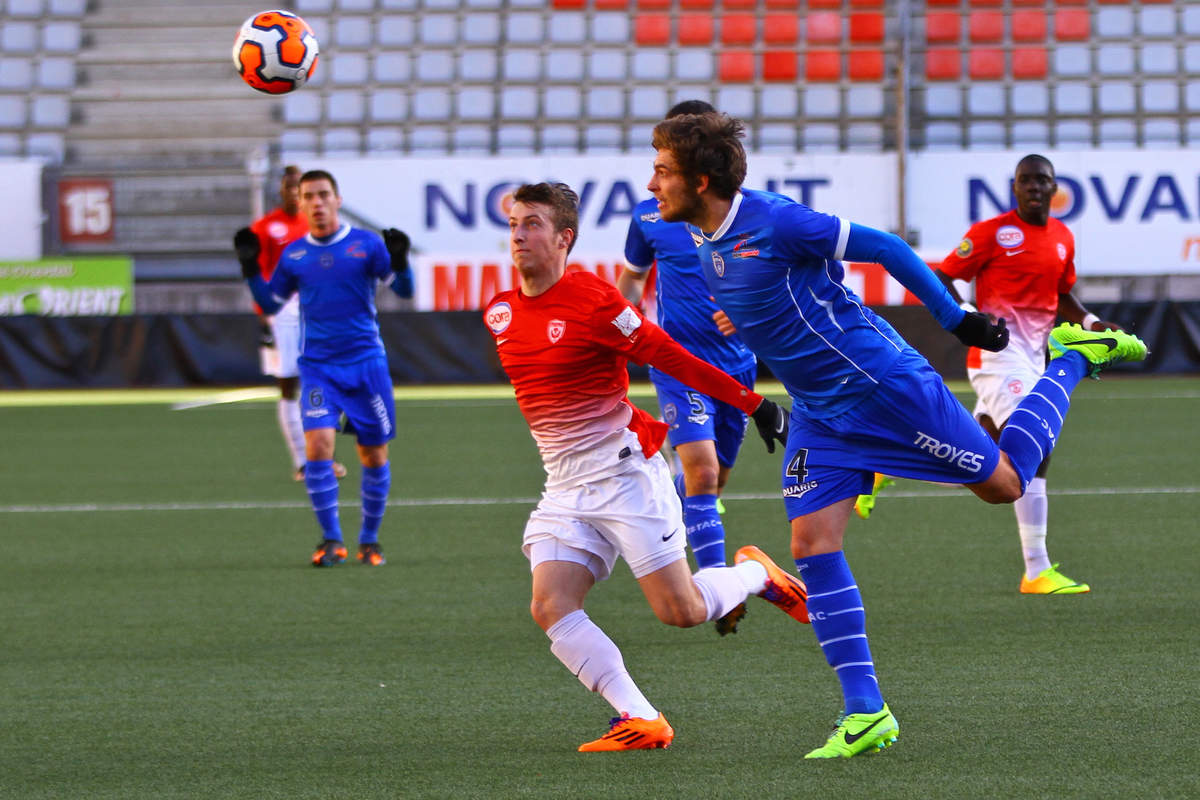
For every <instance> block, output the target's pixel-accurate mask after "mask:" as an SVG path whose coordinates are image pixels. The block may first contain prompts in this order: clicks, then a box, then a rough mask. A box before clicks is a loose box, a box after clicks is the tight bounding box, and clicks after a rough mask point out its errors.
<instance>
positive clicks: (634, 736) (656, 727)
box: [579, 714, 675, 753]
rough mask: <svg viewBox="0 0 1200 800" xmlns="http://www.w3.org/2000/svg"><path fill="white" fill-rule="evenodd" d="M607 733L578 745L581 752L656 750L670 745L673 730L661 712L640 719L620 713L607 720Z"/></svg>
mask: <svg viewBox="0 0 1200 800" xmlns="http://www.w3.org/2000/svg"><path fill="white" fill-rule="evenodd" d="M608 724H609V729H608V733H606V734H604V735H603V736H601V737H600V738H599V739H596V740H595V741H593V742H585V743H583V744H581V745H579V752H581V753H605V752H610V751H613V750H656V749H659V748H664V747H670V746H671V740H672V739H674V738H675V731H674V730H673V729H672V728H671V726H670V725H669V724H667V718H666V717H664V716H663V715H662V714H659V715H658V719H642V718H641V717H631V716H629V715H628V714H622V715H621V716H619V717H613V718H612V719H611V720H609V723H608Z"/></svg>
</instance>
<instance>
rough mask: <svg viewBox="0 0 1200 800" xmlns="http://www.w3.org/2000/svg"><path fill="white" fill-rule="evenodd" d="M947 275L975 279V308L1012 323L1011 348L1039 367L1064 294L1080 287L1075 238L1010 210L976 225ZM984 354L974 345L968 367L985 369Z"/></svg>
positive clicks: (947, 265) (949, 262)
mask: <svg viewBox="0 0 1200 800" xmlns="http://www.w3.org/2000/svg"><path fill="white" fill-rule="evenodd" d="M941 269H942V272H944V273H946V274H947V275H949V276H950V277H952V278H955V279H958V280H963V281H972V280H973V281H975V306H976V307H977V308H978V309H979V310H980V311H983V312H985V313H988V314H992V315H994V316H996V317H1004V318H1005V319H1006V320H1007V321H1008V328H1009V331H1010V338H1009V343H1008V348H1007V349H1009V350H1011V349H1013V348H1017V349H1019V350H1021V351H1023V352H1024V353H1025V354H1026V355H1027V356H1028V357H1029V358H1030V359H1031V360H1032V362H1033V363H1035V364H1036V363H1044V362H1045V349H1046V337H1047V336H1049V335H1050V330H1051V328H1053V327H1054V320H1055V317H1056V316H1057V314H1058V296H1059V295H1060V294H1065V293H1067V292H1069V291H1071V287H1073V286H1074V285H1075V237H1074V236H1072V235H1071V231H1070V230H1068V229H1067V226H1066V225H1064V224H1062V223H1061V222H1060V221H1058V220H1057V219H1055V218H1054V217H1051V218H1050V219H1049V220H1048V221H1047V222H1046V225H1045V226H1044V227H1043V226H1039V225H1030V224H1029V223H1027V222H1025V221H1024V220H1022V219H1021V218H1020V216H1018V215H1017V212H1016V210H1013V211H1009V212H1007V213H1005V214H1001V215H999V216H997V217H992V218H991V219H985V220H983V221H981V222H977V223H975V224H974V225H972V226H971V229H970V230H968V231H967V235H966V236H965V237H963V240H962V242H961V243H959V245H958V249H956V250H955V251H954V252H953V253H951V254H950V255H948V256H946V259H945V261H943V262H942V265H941ZM981 361H982V354H981V352H980V350H979V349H978V348H975V347H972V348H971V349H970V350H969V351H968V353H967V366H968V367H979V366H980V364H981Z"/></svg>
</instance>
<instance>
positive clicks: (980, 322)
mask: <svg viewBox="0 0 1200 800" xmlns="http://www.w3.org/2000/svg"><path fill="white" fill-rule="evenodd" d="M950 332H951V333H953V334H954V335H955V336H957V337H958V340H959V341H960V342H962V343H963V344H965V345H966V346H967V347H979V348H981V349H983V350H991V351H992V352H993V353H998V352H1000V351H1001V350H1003V349H1004V348H1005V347H1007V346H1008V326H1007V323H1005V321H1004V317H1001V318H1000V321H999V322H992V321H991V319H989V318H988V315H987V314H984V313H982V312H979V311H968V312H967V314H966V316H964V317H963V318H962V322H960V323H958V325H957V326H956V327H955V328H954V330H952V331H950Z"/></svg>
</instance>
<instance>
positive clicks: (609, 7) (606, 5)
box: [595, 0, 629, 11]
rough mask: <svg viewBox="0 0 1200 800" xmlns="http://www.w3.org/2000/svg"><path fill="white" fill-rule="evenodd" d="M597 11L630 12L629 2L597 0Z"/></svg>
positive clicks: (625, 0) (626, 0) (627, 0)
mask: <svg viewBox="0 0 1200 800" xmlns="http://www.w3.org/2000/svg"><path fill="white" fill-rule="evenodd" d="M595 2H596V10H597V11H628V10H629V0H595Z"/></svg>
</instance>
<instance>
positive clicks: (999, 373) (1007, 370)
mask: <svg viewBox="0 0 1200 800" xmlns="http://www.w3.org/2000/svg"><path fill="white" fill-rule="evenodd" d="M1042 358H1043V362H1042V363H1041V364H1039V363H1036V361H1034V360H1033V359H1032V358H1031V357H1030V356H1028V355H1026V354H1024V353H1021V352H1019V351H1014V352H1013V353H1008V351H1007V349H1006V350H1001V351H1000V352H999V353H984V354H983V357H982V359H981V366H980V367H978V368H972V369H968V370H967V377H968V378H969V379H970V380H971V388H972V389H974V390H975V395H976V397H977V399H976V401H975V410H974V411H972V412H971V413H972V414H974V416H975V417H976V419H978V418H979V417H982V416H983V415H985V414H986V415H987V416H989V417H991V418H992V421H993V422H995V423H996V427H997V428H999V427H1000V426H1002V425H1003V424H1004V423H1005V422H1007V421H1008V418H1009V417H1011V416H1012V413H1013V412H1014V411H1016V410H1017V406H1018V405H1020V404H1021V401H1022V400H1023V399H1025V395H1027V394H1029V392H1030V391H1032V390H1033V385H1034V384H1035V383H1037V382H1038V380H1039V379H1040V378H1041V377H1042V373H1043V372H1045V370H1046V366H1045V361H1044V358H1045V357H1044V356H1043V357H1042Z"/></svg>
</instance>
